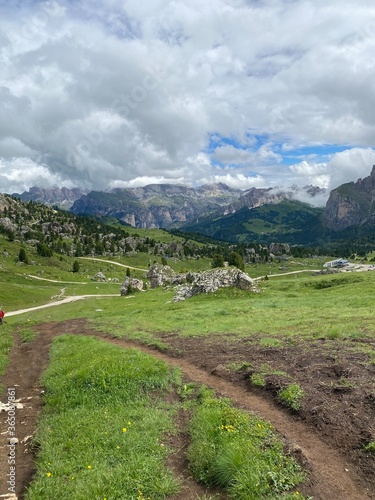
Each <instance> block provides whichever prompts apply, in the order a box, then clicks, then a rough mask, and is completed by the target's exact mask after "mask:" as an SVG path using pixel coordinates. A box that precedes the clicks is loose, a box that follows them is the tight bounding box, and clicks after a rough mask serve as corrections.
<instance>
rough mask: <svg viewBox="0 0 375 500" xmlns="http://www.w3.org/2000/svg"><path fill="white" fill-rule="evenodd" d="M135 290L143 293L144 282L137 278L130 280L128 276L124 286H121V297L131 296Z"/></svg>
mask: <svg viewBox="0 0 375 500" xmlns="http://www.w3.org/2000/svg"><path fill="white" fill-rule="evenodd" d="M135 290H138V291H141V290H143V281H142V280H139V279H137V278H130V277H129V276H127V277H126V278H125V279H124V281H123V283H122V285H121V286H120V293H121V295H129V294H131V293H132V292H134V291H135Z"/></svg>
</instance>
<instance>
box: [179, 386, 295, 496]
mask: <svg viewBox="0 0 375 500" xmlns="http://www.w3.org/2000/svg"><path fill="white" fill-rule="evenodd" d="M190 435H191V445H190V447H189V450H188V457H189V460H190V463H191V469H192V473H193V475H194V477H195V478H196V479H197V480H198V481H200V482H202V483H204V484H208V485H215V486H220V487H221V488H224V489H225V490H227V492H228V493H229V496H230V498H232V499H234V500H256V499H270V500H271V499H272V500H275V499H276V498H282V495H283V494H284V493H285V492H288V491H289V492H290V491H291V490H293V489H295V488H296V487H297V485H298V484H299V483H300V482H301V481H302V480H303V478H304V474H303V473H302V471H301V469H300V467H299V465H298V464H297V463H296V462H295V461H294V460H293V459H292V458H291V457H290V456H289V455H288V454H286V453H284V451H283V445H282V443H281V441H279V439H278V438H277V437H276V435H275V433H274V432H273V429H272V426H271V425H270V424H269V423H267V422H265V421H264V420H261V419H259V418H258V417H256V416H253V415H249V414H247V413H245V412H244V411H243V410H240V409H238V408H235V407H233V406H232V405H231V403H230V401H229V400H228V399H223V398H216V397H214V395H213V393H212V391H210V390H207V389H205V388H203V389H201V391H200V394H199V396H198V403H197V406H196V407H195V408H194V409H193V418H192V420H191V423H190ZM294 495H296V496H298V497H300V498H301V496H300V495H299V494H298V492H297V491H295V492H294Z"/></svg>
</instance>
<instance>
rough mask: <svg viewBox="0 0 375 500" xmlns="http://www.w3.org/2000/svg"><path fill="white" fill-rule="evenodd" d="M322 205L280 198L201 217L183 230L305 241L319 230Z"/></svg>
mask: <svg viewBox="0 0 375 500" xmlns="http://www.w3.org/2000/svg"><path fill="white" fill-rule="evenodd" d="M322 212H323V209H322V208H316V207H312V206H310V205H308V204H306V203H302V202H299V201H287V200H284V201H281V202H280V203H277V204H268V205H263V206H261V207H258V208H253V209H248V208H243V209H241V210H239V211H238V212H236V213H235V214H230V215H226V216H224V217H219V218H217V219H209V218H206V219H202V220H201V221H200V222H199V223H198V224H195V225H190V226H187V227H185V228H184V229H185V230H187V231H196V232H200V233H202V234H204V235H206V236H210V237H212V238H216V239H220V240H224V241H229V242H236V243H246V242H253V241H258V242H260V241H261V242H265V243H267V242H271V241H275V240H277V241H282V242H288V243H292V244H293V243H294V244H296V243H300V244H308V243H311V242H314V240H315V239H316V236H317V235H318V234H320V233H321V230H322V228H321V224H320V215H321V213H322Z"/></svg>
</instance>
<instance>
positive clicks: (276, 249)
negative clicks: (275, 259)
mask: <svg viewBox="0 0 375 500" xmlns="http://www.w3.org/2000/svg"><path fill="white" fill-rule="evenodd" d="M269 251H270V253H272V254H273V255H284V254H286V255H289V254H290V246H289V245H288V243H271V244H270V247H269Z"/></svg>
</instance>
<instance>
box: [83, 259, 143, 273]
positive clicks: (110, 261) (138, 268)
mask: <svg viewBox="0 0 375 500" xmlns="http://www.w3.org/2000/svg"><path fill="white" fill-rule="evenodd" d="M78 258H79V259H85V260H96V261H98V262H106V263H107V264H114V265H115V266H121V267H128V268H129V269H135V270H136V271H144V272H145V273H147V272H148V269H142V268H141V267H132V266H128V265H126V264H120V262H115V261H113V260H106V259H97V258H96V257H78Z"/></svg>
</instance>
